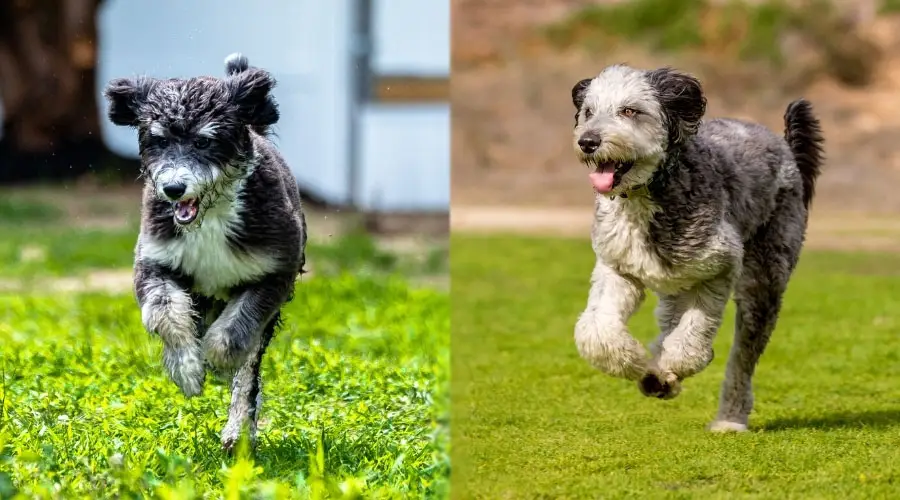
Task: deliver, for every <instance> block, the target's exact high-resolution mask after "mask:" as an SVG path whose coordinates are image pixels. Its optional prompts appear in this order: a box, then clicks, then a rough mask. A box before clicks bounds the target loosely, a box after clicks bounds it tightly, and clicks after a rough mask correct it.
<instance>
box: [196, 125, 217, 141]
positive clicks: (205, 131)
mask: <svg viewBox="0 0 900 500" xmlns="http://www.w3.org/2000/svg"><path fill="white" fill-rule="evenodd" d="M218 129H219V124H218V123H216V122H209V123H207V124H206V125H204V126H203V127H202V128H201V129H200V130H198V131H197V135H201V136H203V137H207V138H210V139H213V138H215V137H216V131H217V130H218Z"/></svg>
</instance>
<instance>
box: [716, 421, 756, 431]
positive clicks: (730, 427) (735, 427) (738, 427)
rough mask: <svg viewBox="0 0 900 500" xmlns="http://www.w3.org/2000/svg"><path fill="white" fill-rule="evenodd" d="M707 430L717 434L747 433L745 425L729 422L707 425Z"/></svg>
mask: <svg viewBox="0 0 900 500" xmlns="http://www.w3.org/2000/svg"><path fill="white" fill-rule="evenodd" d="M707 430H709V431H710V432H717V433H729V432H747V424H744V423H741V422H731V421H729V420H716V421H714V422H712V423H711V424H709V427H707Z"/></svg>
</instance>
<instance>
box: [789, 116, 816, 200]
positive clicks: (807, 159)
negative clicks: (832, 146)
mask: <svg viewBox="0 0 900 500" xmlns="http://www.w3.org/2000/svg"><path fill="white" fill-rule="evenodd" d="M784 140H785V141H787V143H788V146H790V148H791V152H793V153H794V160H795V161H796V162H797V168H799V169H800V177H801V178H802V179H803V204H804V205H805V206H806V208H809V205H810V203H812V199H813V195H814V194H815V191H816V179H817V178H818V177H819V174H820V173H821V171H822V161H823V160H824V157H825V150H824V149H823V148H822V144H823V143H824V142H825V138H824V137H823V136H822V127H821V125H820V124H819V119H818V118H816V116H815V115H814V114H813V108H812V104H810V103H809V101H807V100H806V99H797V100H796V101H793V102H792V103H790V104H788V107H787V111H785V112H784Z"/></svg>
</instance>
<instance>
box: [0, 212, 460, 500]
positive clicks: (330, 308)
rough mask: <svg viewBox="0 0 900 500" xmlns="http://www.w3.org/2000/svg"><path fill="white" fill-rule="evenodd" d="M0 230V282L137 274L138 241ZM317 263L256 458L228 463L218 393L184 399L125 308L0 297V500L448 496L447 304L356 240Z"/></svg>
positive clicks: (9, 227)
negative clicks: (130, 270)
mask: <svg viewBox="0 0 900 500" xmlns="http://www.w3.org/2000/svg"><path fill="white" fill-rule="evenodd" d="M48 213H49V215H47V214H48ZM2 215H3V213H2V210H0V279H3V280H6V281H10V280H24V281H27V280H29V279H33V278H34V279H45V280H46V279H51V278H52V277H54V276H68V275H78V274H83V273H86V272H89V271H90V270H96V269H117V268H121V267H122V266H126V267H127V266H130V264H131V259H132V250H133V246H134V241H135V237H136V234H137V233H136V229H130V230H127V231H126V230H119V231H94V232H85V231H77V230H73V229H66V228H65V227H63V225H59V224H57V225H53V224H50V223H47V224H44V223H41V225H30V224H21V223H20V222H21V221H19V220H16V221H12V222H10V221H6V223H4V221H3V217H2ZM32 215H33V216H34V218H35V219H37V218H39V217H38V216H40V217H47V218H52V217H51V216H52V215H53V214H52V212H49V211H45V212H42V211H40V210H35V211H34V214H32ZM309 261H310V268H312V269H314V271H315V274H314V275H313V276H312V277H310V278H306V279H304V281H303V282H302V283H300V284H298V287H297V292H296V295H295V299H294V301H293V302H292V303H291V304H290V305H289V306H288V307H287V308H286V309H285V314H284V328H283V329H282V330H281V331H280V332H278V333H277V334H276V337H275V339H274V340H273V342H272V344H271V345H270V347H269V349H268V351H267V353H266V357H265V358H264V363H263V370H262V371H263V382H264V386H263V391H264V403H263V411H262V415H261V419H262V420H261V425H260V436H259V444H258V449H257V451H256V453H255V454H253V455H251V454H248V453H246V452H241V453H239V454H238V456H236V457H227V456H225V455H223V453H222V452H221V451H220V441H219V436H218V433H219V431H220V430H221V427H222V426H223V425H224V423H225V420H226V418H227V409H228V401H229V397H228V388H227V386H226V385H225V384H222V383H215V382H212V381H209V380H208V381H207V386H206V391H205V393H204V394H203V395H202V396H200V397H198V398H195V399H192V400H186V399H185V398H184V397H183V396H181V395H180V393H179V392H178V391H177V389H176V387H175V385H174V384H172V383H171V382H170V381H169V380H168V379H167V378H166V377H165V375H164V374H163V370H162V367H161V345H160V342H159V340H158V339H156V338H155V337H151V336H150V335H149V334H147V333H145V332H144V331H143V328H142V327H141V323H140V312H139V310H138V308H137V306H136V305H135V302H134V299H133V298H132V296H131V293H130V290H123V291H122V293H118V294H100V293H95V292H93V293H88V292H84V293H47V292H41V287H40V286H36V287H32V288H28V287H26V288H25V289H24V291H23V290H18V291H16V292H13V291H7V292H5V293H0V499H5V498H11V497H15V495H19V498H97V497H101V498H146V497H157V496H158V497H160V498H173V499H174V498H178V499H180V498H195V497H197V498H199V497H204V498H228V499H238V498H423V497H433V496H443V495H446V490H447V487H448V483H447V481H448V476H449V467H450V466H449V456H448V453H449V451H448V449H449V436H448V433H449V431H448V429H447V414H448V412H449V404H448V402H447V399H448V383H449V328H450V324H449V315H450V308H449V300H448V296H447V294H446V293H444V292H439V291H434V290H428V289H420V288H417V287H411V286H409V285H408V283H407V281H406V276H404V275H403V273H404V272H405V271H406V270H407V269H405V268H404V267H403V265H402V262H401V259H398V258H396V257H395V256H393V255H389V254H386V253H384V252H380V251H378V250H377V249H376V248H375V247H374V245H373V244H372V242H371V240H368V239H366V238H365V237H362V236H352V237H348V238H344V239H340V240H339V241H338V242H337V243H335V244H333V245H313V247H312V248H311V249H310V258H309Z"/></svg>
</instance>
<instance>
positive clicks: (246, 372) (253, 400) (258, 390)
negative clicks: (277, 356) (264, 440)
mask: <svg viewBox="0 0 900 500" xmlns="http://www.w3.org/2000/svg"><path fill="white" fill-rule="evenodd" d="M278 321H279V315H276V316H275V317H274V318H272V320H271V321H269V323H268V324H267V325H266V327H265V329H264V330H263V332H262V337H261V339H260V343H259V344H258V345H257V346H255V347H254V348H253V350H252V352H251V353H250V355H249V356H247V358H246V360H245V361H244V364H243V365H241V367H240V368H238V370H237V372H236V373H235V374H234V378H233V380H232V382H231V405H230V406H229V407H228V422H226V423H225V427H224V428H223V429H222V448H223V449H225V450H226V451H231V450H233V449H234V446H235V444H237V442H238V440H239V439H240V436H241V432H242V431H246V432H247V438H248V439H249V441H250V446H251V448H253V447H255V446H256V431H257V424H258V422H259V411H260V409H261V407H262V377H261V376H260V365H261V364H262V357H263V354H264V353H265V352H266V347H268V345H269V341H270V340H271V339H272V336H273V335H274V334H275V327H276V326H277V325H278Z"/></svg>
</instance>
